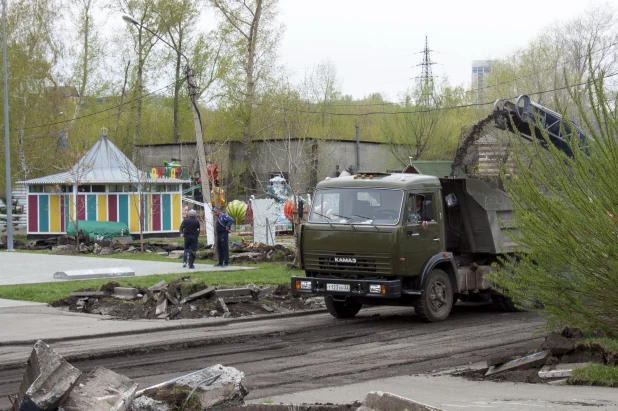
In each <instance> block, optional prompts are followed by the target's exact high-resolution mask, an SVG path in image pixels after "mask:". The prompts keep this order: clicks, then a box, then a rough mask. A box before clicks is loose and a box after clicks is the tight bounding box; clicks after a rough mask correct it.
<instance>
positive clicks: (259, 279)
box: [0, 253, 302, 304]
mask: <svg viewBox="0 0 618 411" xmlns="http://www.w3.org/2000/svg"><path fill="white" fill-rule="evenodd" d="M123 254H128V256H123ZM123 254H114V255H112V256H109V257H112V258H127V259H129V256H132V257H133V258H132V259H136V258H135V257H136V256H139V258H137V259H148V260H153V261H167V262H169V261H170V260H169V259H167V258H165V257H162V256H159V255H152V254H145V253H144V254H141V253H123ZM119 256H122V257H119ZM103 257H107V256H101V257H99V258H103ZM198 263H206V264H214V261H209V260H200V261H199V262H198ZM252 266H253V265H252ZM254 266H255V267H257V268H256V269H254V270H242V271H215V272H209V271H189V270H187V272H186V273H183V274H156V275H148V276H140V277H123V278H114V279H110V278H101V279H96V280H74V281H63V282H59V281H56V282H53V283H37V284H20V285H4V286H0V298H7V299H11V300H24V301H36V302H41V303H48V304H49V303H52V302H54V301H57V300H60V299H62V298H65V297H68V296H69V294H70V293H71V292H73V291H75V290H78V289H87V288H88V289H96V290H98V289H100V288H101V286H102V285H103V284H107V283H108V282H110V281H117V282H118V283H120V285H121V286H123V287H136V286H141V287H145V288H147V287H150V286H152V285H153V284H156V283H158V282H159V281H161V280H165V281H167V282H168V283H170V282H172V281H174V280H176V279H179V278H186V277H191V282H192V283H200V282H202V283H205V284H208V285H209V286H234V285H238V286H245V285H247V284H249V283H254V284H256V285H258V286H266V285H275V284H282V283H283V284H289V282H290V277H291V276H293V275H300V274H301V273H302V271H299V270H293V269H291V268H289V267H288V266H287V265H286V264H283V263H259V264H255V265H254Z"/></svg>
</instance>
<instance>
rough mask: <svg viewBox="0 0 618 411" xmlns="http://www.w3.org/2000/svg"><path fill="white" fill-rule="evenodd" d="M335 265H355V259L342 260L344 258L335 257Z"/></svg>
mask: <svg viewBox="0 0 618 411" xmlns="http://www.w3.org/2000/svg"><path fill="white" fill-rule="evenodd" d="M335 262H336V263H354V264H356V258H344V257H335Z"/></svg>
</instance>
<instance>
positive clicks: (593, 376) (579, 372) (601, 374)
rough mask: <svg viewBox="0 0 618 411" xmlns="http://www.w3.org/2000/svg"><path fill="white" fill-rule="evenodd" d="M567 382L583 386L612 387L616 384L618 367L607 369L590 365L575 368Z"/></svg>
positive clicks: (600, 365)
mask: <svg viewBox="0 0 618 411" xmlns="http://www.w3.org/2000/svg"><path fill="white" fill-rule="evenodd" d="M569 382H571V383H575V384H585V385H605V386H608V387H612V386H614V385H615V384H618V366H613V367H608V366H606V365H603V364H590V365H588V366H586V367H582V368H576V369H574V370H573V374H572V375H571V377H570V378H569Z"/></svg>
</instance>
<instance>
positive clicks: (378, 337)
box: [0, 305, 618, 411]
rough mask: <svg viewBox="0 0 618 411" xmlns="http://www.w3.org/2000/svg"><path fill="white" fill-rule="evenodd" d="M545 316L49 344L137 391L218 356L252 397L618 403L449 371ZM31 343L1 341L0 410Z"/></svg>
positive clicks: (526, 337)
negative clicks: (128, 381) (239, 374)
mask: <svg viewBox="0 0 618 411" xmlns="http://www.w3.org/2000/svg"><path fill="white" fill-rule="evenodd" d="M544 325H545V323H544V321H543V320H542V319H541V318H539V317H538V316H536V315H535V314H532V313H503V312H500V311H495V310H493V309H491V308H490V307H488V306H484V307H470V306H460V305H457V306H455V308H454V310H453V313H452V315H451V316H450V317H449V319H448V320H446V321H444V322H441V323H433V324H427V323H423V322H422V321H421V320H420V318H419V317H418V316H416V315H414V314H413V310H412V309H411V308H403V307H374V308H368V309H363V310H361V312H360V313H359V315H358V316H357V317H356V318H354V319H350V320H344V321H341V320H336V319H334V318H332V317H331V316H330V315H328V314H326V313H324V312H314V313H311V314H308V315H303V316H290V317H286V318H267V317H266V318H262V319H259V320H249V321H231V322H227V323H220V324H217V323H209V324H203V325H195V326H193V325H192V326H188V327H182V328H178V329H174V330H154V329H153V330H143V331H140V332H139V334H129V335H123V334H121V335H113V336H109V337H106V338H100V337H99V338H96V337H86V336H84V337H79V338H73V339H69V340H64V341H57V342H53V343H51V344H50V345H51V346H52V348H54V349H55V350H56V351H57V352H59V353H60V354H62V355H63V356H64V357H65V358H66V359H67V360H69V361H70V362H71V363H72V364H73V365H74V366H76V367H77V368H79V369H80V370H82V371H84V372H87V371H89V370H90V369H92V368H94V367H96V366H103V367H107V368H110V369H112V370H114V371H116V372H119V373H121V374H124V375H127V376H128V377H130V378H132V379H134V380H135V381H136V382H138V383H139V385H140V388H145V387H149V386H151V385H155V384H158V383H161V382H163V381H166V380H168V379H171V378H174V377H177V376H180V375H183V374H187V373H189V372H192V371H195V370H197V369H200V368H204V367H208V366H211V365H214V364H223V365H226V366H232V367H235V368H237V369H239V370H241V371H243V372H244V373H245V375H246V378H247V385H248V388H249V390H250V393H249V395H248V397H247V398H246V400H247V401H249V402H250V401H257V402H261V401H263V400H264V399H271V400H273V401H275V402H279V401H282V402H292V403H300V402H320V403H325V402H339V403H343V402H351V401H353V400H362V398H363V397H364V395H365V393H367V392H368V391H372V390H382V391H389V392H393V393H396V394H398V395H403V396H406V397H408V398H411V399H414V400H416V401H421V402H424V403H427V404H430V405H434V406H437V407H442V408H443V409H445V410H460V409H462V408H463V409H472V410H476V409H494V410H518V411H523V410H529V409H553V410H568V411H576V410H587V409H590V407H591V406H592V407H594V409H595V410H611V409H617V407H618V400H617V398H618V396H617V395H616V390H615V389H612V388H602V387H570V386H565V387H551V386H547V385H532V384H513V383H493V382H486V383H485V382H476V381H467V380H464V379H463V378H459V377H452V376H450V375H447V373H446V372H445V371H444V370H452V369H454V368H457V367H463V368H468V367H475V366H476V365H478V364H480V363H481V362H483V361H485V360H486V359H487V358H489V357H491V356H494V355H504V354H505V353H510V352H518V353H526V352H529V350H531V349H535V348H538V347H539V345H540V344H541V342H542V341H543V338H544V336H543V334H538V333H537V332H538V331H540V330H541V329H542V327H543V326H544ZM30 350H31V345H28V344H25V343H24V344H22V345H20V344H16V345H2V346H0V352H1V353H2V355H1V356H0V409H8V407H9V400H8V397H7V395H10V394H14V393H15V392H16V391H17V388H18V385H19V382H20V380H21V377H22V374H23V363H24V360H25V358H27V356H28V355H29V352H30ZM440 371H442V373H440ZM436 373H437V374H436Z"/></svg>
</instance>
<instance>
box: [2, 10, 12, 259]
mask: <svg viewBox="0 0 618 411" xmlns="http://www.w3.org/2000/svg"><path fill="white" fill-rule="evenodd" d="M2 61H3V63H2V73H3V74H4V160H5V163H6V164H5V166H6V251H13V198H12V197H13V196H12V193H11V190H12V182H11V142H10V141H9V86H8V81H7V73H6V0H2Z"/></svg>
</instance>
